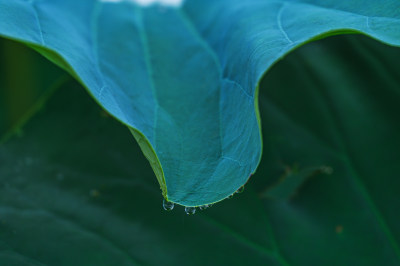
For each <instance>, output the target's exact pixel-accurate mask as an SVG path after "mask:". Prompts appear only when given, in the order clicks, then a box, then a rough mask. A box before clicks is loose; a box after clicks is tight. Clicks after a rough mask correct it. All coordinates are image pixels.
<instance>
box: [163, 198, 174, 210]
mask: <svg viewBox="0 0 400 266" xmlns="http://www.w3.org/2000/svg"><path fill="white" fill-rule="evenodd" d="M162 206H163V208H164V210H166V211H172V210H173V209H174V206H175V204H174V203H173V202H170V201H167V200H166V199H163V204H162Z"/></svg>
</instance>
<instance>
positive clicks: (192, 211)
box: [185, 207, 196, 215]
mask: <svg viewBox="0 0 400 266" xmlns="http://www.w3.org/2000/svg"><path fill="white" fill-rule="evenodd" d="M185 212H186V214H187V215H192V214H195V213H196V207H185Z"/></svg>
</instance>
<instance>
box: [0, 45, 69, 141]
mask: <svg viewBox="0 0 400 266" xmlns="http://www.w3.org/2000/svg"><path fill="white" fill-rule="evenodd" d="M0 59H1V63H0V136H5V135H6V133H7V132H8V131H9V130H14V131H15V130H17V128H18V127H20V123H22V122H23V120H24V119H26V118H28V117H29V116H30V115H31V114H32V113H34V110H35V109H38V108H39V107H40V105H41V103H42V102H43V101H45V100H46V99H47V98H48V97H49V96H50V94H51V92H52V91H53V89H55V87H57V83H60V82H62V80H64V79H65V78H66V76H67V75H66V74H64V72H63V71H61V70H60V69H59V68H58V67H56V66H54V65H53V64H49V62H48V60H47V59H45V58H43V56H41V55H39V54H38V53H36V52H34V51H32V50H31V49H28V48H27V47H26V46H25V45H23V44H21V43H18V42H14V41H10V40H6V39H3V38H0ZM13 128H14V129H13ZM0 142H1V138H0Z"/></svg>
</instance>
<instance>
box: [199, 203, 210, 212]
mask: <svg viewBox="0 0 400 266" xmlns="http://www.w3.org/2000/svg"><path fill="white" fill-rule="evenodd" d="M208 207H210V205H208V204H206V205H203V206H200V207H199V208H200V210H202V211H203V210H205V209H207V208H208Z"/></svg>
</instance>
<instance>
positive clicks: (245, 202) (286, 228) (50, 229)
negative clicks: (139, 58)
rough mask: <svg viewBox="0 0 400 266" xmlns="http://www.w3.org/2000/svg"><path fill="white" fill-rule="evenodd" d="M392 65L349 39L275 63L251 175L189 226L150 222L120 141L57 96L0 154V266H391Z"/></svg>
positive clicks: (139, 182) (97, 119) (163, 216)
mask: <svg viewBox="0 0 400 266" xmlns="http://www.w3.org/2000/svg"><path fill="white" fill-rule="evenodd" d="M399 60H400V52H399V49H398V48H392V47H388V46H385V45H383V44H380V43H377V42H375V41H372V40H369V39H367V38H365V37H361V36H348V37H334V38H329V39H327V40H323V41H319V42H316V43H312V44H308V45H306V46H305V47H303V48H301V49H299V50H298V51H296V52H294V53H293V54H291V55H289V56H288V57H287V58H285V59H283V60H282V61H281V62H280V63H278V64H277V65H276V66H275V67H274V68H273V69H272V70H271V71H270V72H269V73H268V74H267V76H266V77H265V78H264V80H263V82H262V88H261V90H260V108H261V115H262V120H263V121H262V122H263V136H264V151H263V152H264V155H263V160H262V163H261V165H260V167H259V169H258V171H257V173H256V174H255V175H254V176H253V177H252V178H251V179H250V181H249V183H248V184H247V185H246V188H245V190H244V192H243V193H242V194H236V195H235V196H234V198H233V199H230V200H225V201H223V202H221V203H219V204H217V205H215V206H213V207H211V208H209V209H207V210H205V211H199V210H198V211H197V213H196V214H195V215H193V216H187V215H186V214H185V213H184V211H183V208H182V207H180V206H177V207H175V209H174V210H173V211H172V212H166V211H163V210H162V206H161V201H162V197H161V196H160V193H159V188H158V185H157V183H156V179H155V178H154V177H153V175H154V174H153V173H152V170H151V168H150V166H149V165H148V163H147V162H146V160H145V159H144V156H143V155H142V154H141V152H140V149H139V148H138V146H137V144H136V143H135V142H134V141H133V139H132V138H131V135H130V133H129V131H128V130H127V129H126V128H125V127H124V126H122V125H121V124H119V123H118V122H116V121H115V120H114V119H110V118H108V117H107V116H106V115H104V112H103V111H102V110H101V109H100V108H99V107H98V105H97V104H96V103H94V101H93V100H92V99H91V98H90V97H88V95H87V93H86V92H85V90H84V89H83V88H82V87H80V86H79V85H78V84H76V83H75V82H73V81H70V82H67V83H64V84H63V85H62V86H61V87H60V88H59V90H58V91H57V93H56V94H55V95H54V96H53V97H52V98H51V100H50V101H49V102H48V103H47V105H46V108H45V109H44V112H41V113H40V114H38V115H37V116H35V117H34V118H33V119H32V120H31V121H30V122H29V123H28V124H27V125H26V127H25V128H24V131H25V134H24V135H23V136H15V137H13V138H12V139H11V140H9V141H8V142H7V143H5V144H3V145H1V146H0V162H1V164H0V264H2V265H398V264H399V263H400V252H399V244H398V243H399V240H400V225H399V218H400V216H399V211H398V210H399V207H400V197H399V194H400V179H399V172H400V164H399V156H398V155H399V150H400V149H399V148H400V137H399V135H400V134H399V133H400V125H399V122H398V114H399V112H400V110H399V109H400V105H399V102H400V101H399V100H400V99H399V88H400V73H399V71H400V70H399V68H398V67H397V64H398V62H399ZM2 64H3V62H2ZM2 67H3V68H4V66H2ZM2 93H3V92H2ZM71 102H74V104H73V105H71Z"/></svg>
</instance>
